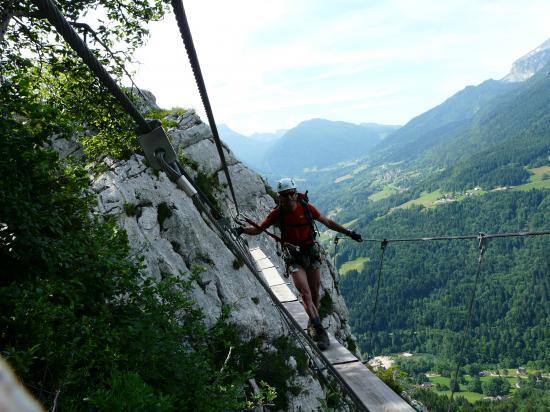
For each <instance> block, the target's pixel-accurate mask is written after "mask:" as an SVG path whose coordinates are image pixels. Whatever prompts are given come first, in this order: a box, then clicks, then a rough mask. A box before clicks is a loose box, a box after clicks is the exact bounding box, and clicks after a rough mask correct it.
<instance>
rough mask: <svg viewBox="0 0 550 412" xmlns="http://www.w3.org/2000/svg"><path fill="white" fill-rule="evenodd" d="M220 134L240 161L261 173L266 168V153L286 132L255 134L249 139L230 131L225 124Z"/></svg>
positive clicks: (219, 130) (220, 127) (222, 125)
mask: <svg viewBox="0 0 550 412" xmlns="http://www.w3.org/2000/svg"><path fill="white" fill-rule="evenodd" d="M218 133H219V134H220V137H221V139H222V140H223V141H224V142H225V143H226V144H227V145H228V146H229V148H230V149H231V150H232V151H233V153H234V154H235V156H237V158H238V159H239V160H241V161H242V162H244V163H246V164H247V165H248V166H250V167H251V168H253V169H255V170H257V171H261V170H263V168H264V165H263V158H264V154H265V152H266V151H267V150H268V149H269V148H270V147H271V146H272V145H273V143H274V142H275V141H276V140H277V139H278V138H280V136H281V134H282V133H284V130H280V131H278V132H275V133H255V134H254V135H252V136H251V137H247V136H245V135H242V134H240V133H238V132H236V131H234V130H232V129H230V128H229V127H228V126H227V125H225V124H220V125H218Z"/></svg>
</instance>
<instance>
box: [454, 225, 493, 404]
mask: <svg viewBox="0 0 550 412" xmlns="http://www.w3.org/2000/svg"><path fill="white" fill-rule="evenodd" d="M477 239H478V241H479V243H478V249H479V256H478V259H477V272H476V277H475V281H474V288H473V290H472V296H471V297H470V303H469V305H468V315H467V318H466V325H464V333H463V335H462V339H461V342H460V345H459V350H458V353H457V359H456V369H455V371H454V380H455V382H458V372H459V370H460V363H461V361H462V357H463V355H464V347H465V346H466V340H467V338H468V332H469V330H470V323H471V319H472V309H473V307H474V301H475V297H476V292H477V286H478V283H479V275H480V273H481V262H482V261H483V256H484V254H485V251H486V249H487V235H486V234H485V233H479V235H478V237H477ZM454 392H455V391H454V388H453V387H451V396H450V398H449V406H448V408H447V412H451V406H452V403H453V395H454Z"/></svg>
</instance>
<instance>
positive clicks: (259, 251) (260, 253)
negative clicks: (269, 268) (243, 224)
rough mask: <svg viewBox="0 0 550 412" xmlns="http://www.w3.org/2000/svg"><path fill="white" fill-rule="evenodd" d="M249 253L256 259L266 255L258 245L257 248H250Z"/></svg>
mask: <svg viewBox="0 0 550 412" xmlns="http://www.w3.org/2000/svg"><path fill="white" fill-rule="evenodd" d="M250 254H251V255H252V257H253V258H254V259H256V260H259V259H265V258H266V257H267V256H266V255H265V253H264V252H263V251H262V249H260V248H259V247H258V248H254V249H250Z"/></svg>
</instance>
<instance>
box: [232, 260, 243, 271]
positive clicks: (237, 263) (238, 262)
mask: <svg viewBox="0 0 550 412" xmlns="http://www.w3.org/2000/svg"><path fill="white" fill-rule="evenodd" d="M243 265H244V263H243V261H242V260H240V259H238V258H235V260H233V269H235V270H239V269H240V268H242V267H243Z"/></svg>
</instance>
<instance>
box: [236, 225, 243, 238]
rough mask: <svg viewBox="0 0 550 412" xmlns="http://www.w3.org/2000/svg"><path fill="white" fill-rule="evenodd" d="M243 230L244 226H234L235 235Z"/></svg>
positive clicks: (240, 233) (238, 234)
mask: <svg viewBox="0 0 550 412" xmlns="http://www.w3.org/2000/svg"><path fill="white" fill-rule="evenodd" d="M243 232H244V227H242V226H237V227H236V228H235V233H237V236H240V235H242V234H243Z"/></svg>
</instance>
